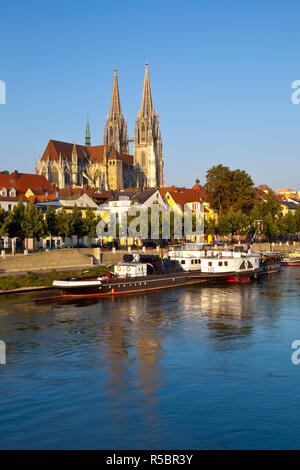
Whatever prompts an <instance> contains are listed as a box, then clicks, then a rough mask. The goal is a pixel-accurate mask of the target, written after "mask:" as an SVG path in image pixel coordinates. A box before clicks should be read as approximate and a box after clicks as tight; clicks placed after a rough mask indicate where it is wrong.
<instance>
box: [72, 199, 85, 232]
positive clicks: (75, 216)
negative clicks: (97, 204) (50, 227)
mask: <svg viewBox="0 0 300 470" xmlns="http://www.w3.org/2000/svg"><path fill="white" fill-rule="evenodd" d="M70 233H71V234H72V235H76V236H77V238H78V240H79V238H82V237H83V236H84V222H83V218H82V213H81V210H80V209H79V208H78V207H77V205H76V204H75V205H74V207H73V210H72V214H71V218H70Z"/></svg>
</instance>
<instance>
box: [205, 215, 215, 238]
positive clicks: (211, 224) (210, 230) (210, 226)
mask: <svg viewBox="0 0 300 470" xmlns="http://www.w3.org/2000/svg"><path fill="white" fill-rule="evenodd" d="M216 232H217V227H216V223H215V220H214V219H213V218H210V219H208V220H206V219H205V220H204V233H205V234H206V235H214V234H215V233H216Z"/></svg>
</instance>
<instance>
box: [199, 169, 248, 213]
mask: <svg viewBox="0 0 300 470" xmlns="http://www.w3.org/2000/svg"><path fill="white" fill-rule="evenodd" d="M204 189H205V194H206V199H207V202H208V203H209V204H210V206H211V207H212V208H214V209H217V210H219V211H220V212H224V213H226V212H228V210H229V209H230V208H231V207H233V208H234V210H236V211H237V210H242V211H243V212H246V213H249V212H250V211H251V209H252V207H253V204H254V200H255V194H254V191H253V181H252V178H251V177H250V176H249V175H248V173H246V172H245V171H244V170H239V169H237V170H233V171H232V170H230V168H229V167H227V166H223V165H217V166H213V167H212V168H211V169H210V170H208V172H207V174H206V184H205V186H204Z"/></svg>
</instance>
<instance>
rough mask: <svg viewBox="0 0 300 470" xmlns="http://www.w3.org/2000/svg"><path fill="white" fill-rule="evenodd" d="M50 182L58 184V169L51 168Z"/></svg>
mask: <svg viewBox="0 0 300 470" xmlns="http://www.w3.org/2000/svg"><path fill="white" fill-rule="evenodd" d="M51 182H52V183H55V184H58V171H57V168H51Z"/></svg>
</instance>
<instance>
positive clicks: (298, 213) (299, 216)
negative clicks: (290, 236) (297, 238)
mask: <svg viewBox="0 0 300 470" xmlns="http://www.w3.org/2000/svg"><path fill="white" fill-rule="evenodd" d="M294 217H295V221H296V231H297V232H300V207H298V209H296V210H295V214H294Z"/></svg>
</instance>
